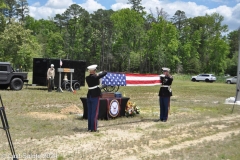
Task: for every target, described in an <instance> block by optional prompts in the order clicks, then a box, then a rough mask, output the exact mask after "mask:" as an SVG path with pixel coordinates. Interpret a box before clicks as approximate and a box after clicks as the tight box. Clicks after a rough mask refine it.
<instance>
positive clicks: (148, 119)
mask: <svg viewBox="0 0 240 160" xmlns="http://www.w3.org/2000/svg"><path fill="white" fill-rule="evenodd" d="M76 119H78V120H85V119H83V118H76ZM99 121H101V120H99ZM108 121H109V122H111V120H108ZM141 122H159V120H158V119H151V118H142V119H140V120H136V121H130V122H126V121H125V122H118V123H114V124H105V125H101V126H99V127H100V128H109V127H112V126H115V127H116V126H122V125H128V124H138V123H141ZM73 131H74V132H87V128H77V127H75V128H74V129H73Z"/></svg>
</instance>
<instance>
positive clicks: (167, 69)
mask: <svg viewBox="0 0 240 160" xmlns="http://www.w3.org/2000/svg"><path fill="white" fill-rule="evenodd" d="M162 70H163V71H168V72H169V71H170V69H169V68H167V67H163V68H162Z"/></svg>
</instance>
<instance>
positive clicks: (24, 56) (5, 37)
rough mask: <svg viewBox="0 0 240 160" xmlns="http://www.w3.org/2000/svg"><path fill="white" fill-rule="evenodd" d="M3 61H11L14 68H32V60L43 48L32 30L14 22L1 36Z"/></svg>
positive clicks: (0, 43) (0, 46)
mask: <svg viewBox="0 0 240 160" xmlns="http://www.w3.org/2000/svg"><path fill="white" fill-rule="evenodd" d="M0 50H1V51H2V52H1V61H10V62H12V63H13V65H14V66H23V67H25V69H26V70H27V69H29V68H31V65H32V58H33V57H37V56H39V54H40V50H41V47H40V45H39V44H38V42H37V41H36V38H35V37H34V36H32V35H31V31H30V30H26V29H24V28H23V27H22V26H21V25H20V24H19V23H15V22H13V23H12V24H9V25H7V26H6V28H5V30H4V32H3V33H2V34H1V35H0Z"/></svg>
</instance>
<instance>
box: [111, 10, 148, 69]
mask: <svg viewBox="0 0 240 160" xmlns="http://www.w3.org/2000/svg"><path fill="white" fill-rule="evenodd" d="M111 20H112V21H113V23H114V31H115V33H116V39H115V42H114V45H113V49H114V50H113V53H114V54H115V56H117V57H119V56H120V57H119V58H118V62H117V63H119V64H118V68H119V71H123V70H124V71H125V70H128V71H130V51H134V52H137V51H138V50H139V49H140V48H139V45H138V44H139V43H138V42H140V40H141V36H142V33H143V25H144V19H143V17H142V15H141V14H140V13H138V12H136V11H134V10H130V9H122V10H119V11H117V12H115V13H114V14H113V15H112V16H111ZM119 54H121V55H119Z"/></svg>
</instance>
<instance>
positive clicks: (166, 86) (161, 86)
mask: <svg viewBox="0 0 240 160" xmlns="http://www.w3.org/2000/svg"><path fill="white" fill-rule="evenodd" d="M161 87H170V86H167V85H162V86H161Z"/></svg>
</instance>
